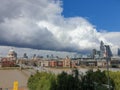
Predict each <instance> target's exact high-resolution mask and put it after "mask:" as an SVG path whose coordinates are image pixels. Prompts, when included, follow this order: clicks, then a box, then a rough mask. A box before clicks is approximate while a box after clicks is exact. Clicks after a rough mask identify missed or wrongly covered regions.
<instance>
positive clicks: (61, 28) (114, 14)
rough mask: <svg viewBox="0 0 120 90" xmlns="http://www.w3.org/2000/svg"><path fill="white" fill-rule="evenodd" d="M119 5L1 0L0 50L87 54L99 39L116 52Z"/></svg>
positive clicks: (83, 0) (80, 0)
mask: <svg viewBox="0 0 120 90" xmlns="http://www.w3.org/2000/svg"><path fill="white" fill-rule="evenodd" d="M118 4H119V1H117V0H111V1H108V0H106V1H103V0H99V1H97V2H95V0H92V1H89V2H88V0H76V2H75V1H74V2H73V0H64V1H62V0H2V1H1V3H0V52H1V53H2V52H4V51H6V50H8V48H10V47H15V48H16V50H18V49H20V50H18V51H19V53H23V52H28V53H29V51H30V50H29V49H32V50H33V52H34V51H35V50H49V51H60V52H61V51H62V52H76V53H90V52H91V50H92V49H93V48H95V49H98V50H99V46H100V41H101V40H102V41H103V42H104V43H105V44H107V45H110V47H111V49H112V51H113V52H114V53H116V52H117V51H116V50H117V48H120V42H119V41H120V38H119V36H120V31H119V24H120V23H119V22H120V20H119V19H120V18H119V17H118V16H120V15H119V12H118V10H119V7H120V6H119V5H118ZM3 47H4V50H3ZM22 48H23V49H22ZM41 52H42V51H41ZM55 53H56V52H55Z"/></svg>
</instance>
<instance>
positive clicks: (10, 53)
mask: <svg viewBox="0 0 120 90" xmlns="http://www.w3.org/2000/svg"><path fill="white" fill-rule="evenodd" d="M7 57H8V58H14V59H17V53H16V52H15V51H14V50H13V49H10V50H9V52H8V55H7Z"/></svg>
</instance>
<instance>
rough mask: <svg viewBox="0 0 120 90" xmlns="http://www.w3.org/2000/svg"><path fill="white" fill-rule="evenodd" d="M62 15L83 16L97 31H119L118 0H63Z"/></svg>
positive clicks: (119, 8) (119, 12)
mask: <svg viewBox="0 0 120 90" xmlns="http://www.w3.org/2000/svg"><path fill="white" fill-rule="evenodd" d="M62 15H63V16H64V17H75V16H81V17H84V18H86V19H87V20H88V21H89V22H90V23H92V24H93V25H95V26H96V28H97V30H98V31H101V30H107V31H108V32H119V31H120V0H63V13H62Z"/></svg>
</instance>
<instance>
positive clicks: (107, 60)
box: [105, 45, 110, 90]
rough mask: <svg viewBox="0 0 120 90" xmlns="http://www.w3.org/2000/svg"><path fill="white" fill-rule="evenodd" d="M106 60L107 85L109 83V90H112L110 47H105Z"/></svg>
mask: <svg viewBox="0 0 120 90" xmlns="http://www.w3.org/2000/svg"><path fill="white" fill-rule="evenodd" d="M105 58H106V62H107V79H108V81H107V83H108V90H110V79H109V61H110V55H109V45H105Z"/></svg>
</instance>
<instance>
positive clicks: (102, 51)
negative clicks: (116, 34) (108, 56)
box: [100, 41, 105, 58]
mask: <svg viewBox="0 0 120 90" xmlns="http://www.w3.org/2000/svg"><path fill="white" fill-rule="evenodd" d="M104 53H105V45H104V43H103V41H101V42H100V58H104Z"/></svg>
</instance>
